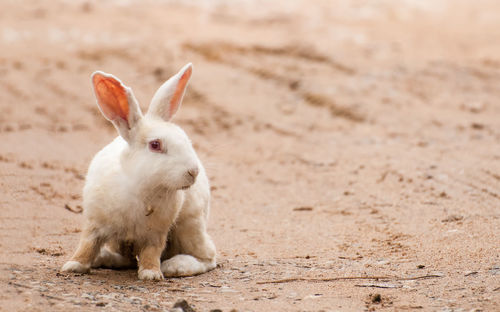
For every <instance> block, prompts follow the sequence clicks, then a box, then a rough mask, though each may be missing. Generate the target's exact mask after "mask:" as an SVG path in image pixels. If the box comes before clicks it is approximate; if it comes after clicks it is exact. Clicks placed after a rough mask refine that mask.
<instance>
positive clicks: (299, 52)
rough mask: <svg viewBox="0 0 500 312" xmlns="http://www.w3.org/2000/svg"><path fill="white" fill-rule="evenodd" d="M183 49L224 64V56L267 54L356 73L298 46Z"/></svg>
mask: <svg viewBox="0 0 500 312" xmlns="http://www.w3.org/2000/svg"><path fill="white" fill-rule="evenodd" d="M183 47H184V48H185V49H188V50H191V51H193V52H196V53H198V54H201V55H202V56H203V57H205V59H207V60H209V61H212V62H226V61H227V60H226V58H225V57H224V54H228V53H233V54H240V55H241V54H256V55H259V54H267V55H275V56H280V57H281V56H288V57H293V58H298V59H303V60H307V61H310V62H316V63H324V64H328V65H329V66H330V67H332V68H333V69H335V70H338V71H340V72H343V73H345V74H348V75H352V74H355V73H356V71H355V70H354V69H353V68H351V67H349V66H346V65H343V64H341V63H339V62H336V61H334V60H332V59H331V58H329V57H328V56H326V55H323V54H321V53H319V52H317V51H316V50H314V49H313V48H311V47H306V46H300V45H288V46H282V47H268V46H262V45H253V46H250V47H243V46H237V45H234V44H230V43H227V42H221V43H205V44H198V45H196V44H193V43H189V42H188V43H185V44H184V45H183Z"/></svg>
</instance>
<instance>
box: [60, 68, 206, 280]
mask: <svg viewBox="0 0 500 312" xmlns="http://www.w3.org/2000/svg"><path fill="white" fill-rule="evenodd" d="M186 73H187V74H186ZM95 75H100V76H99V77H104V78H105V79H113V81H118V82H119V83H120V85H121V86H122V87H123V88H124V89H125V90H126V93H127V98H128V104H129V106H130V109H129V115H128V116H127V119H126V120H124V119H120V118H115V116H114V115H110V114H108V115H106V109H103V108H101V107H100V109H101V111H102V112H103V114H104V115H105V117H106V118H108V119H110V121H111V122H113V124H114V125H115V127H116V128H117V130H118V132H119V134H120V136H118V137H117V138H116V139H115V140H113V141H112V142H111V143H110V144H108V145H107V146H105V147H104V148H103V149H102V150H101V151H99V152H98V153H97V154H96V155H95V157H94V158H93V160H92V162H91V164H90V166H89V170H88V173H87V178H86V183H85V186H84V189H83V206H84V217H85V225H84V230H83V231H82V239H81V241H80V247H79V249H78V250H77V251H76V253H75V255H74V256H73V258H74V259H80V258H82V257H83V258H85V257H87V256H86V255H88V254H90V256H89V260H86V261H90V262H89V263H80V262H77V261H74V259H72V261H69V262H67V263H66V264H65V265H64V266H63V268H62V270H63V271H67V272H83V271H88V270H89V268H90V265H91V264H93V267H99V266H107V267H113V268H118V267H123V266H126V265H129V264H130V263H131V262H130V259H134V260H135V257H138V259H139V268H140V269H139V278H140V279H146V280H158V279H160V278H163V276H161V273H160V271H159V269H160V268H159V267H158V270H155V269H149V268H148V269H143V268H142V264H141V260H142V259H141V255H144V259H145V258H146V257H150V256H147V254H146V252H145V250H147V249H148V248H149V247H151V248H153V247H155V246H156V247H158V246H160V247H162V249H160V254H161V250H164V249H165V246H166V240H167V234H168V235H169V246H167V250H164V254H167V255H168V256H167V257H173V258H172V259H170V260H166V259H165V258H167V257H163V258H162V259H160V254H158V253H154V254H155V255H156V254H158V257H157V259H156V258H155V257H153V258H155V259H156V260H157V262H158V265H159V263H160V261H161V260H165V261H164V262H163V264H162V265H161V268H162V271H163V272H164V273H165V274H166V275H168V276H187V275H193V274H200V273H203V272H206V271H208V270H210V269H213V268H214V267H215V246H214V245H213V243H212V240H211V239H210V237H209V236H208V234H207V233H206V222H207V218H208V213H209V201H210V187H209V182H208V178H207V176H206V173H205V170H204V168H203V165H202V164H201V161H200V160H199V159H198V157H197V155H196V153H195V151H194V149H193V147H192V145H191V142H190V140H189V138H188V137H187V135H186V133H185V132H184V131H183V130H182V129H181V128H179V127H178V126H176V125H174V124H173V123H171V122H169V120H170V119H171V118H172V116H173V114H174V113H175V112H176V111H177V109H178V107H179V106H180V101H181V100H182V95H183V94H184V89H185V85H186V84H187V81H186V80H185V81H184V85H183V87H182V90H177V91H176V90H175V88H176V87H177V86H178V84H180V83H179V79H181V77H183V79H186V75H187V79H189V77H190V75H191V65H190V64H188V65H186V66H185V67H184V68H183V69H182V70H181V71H180V72H179V73H178V74H177V75H175V76H174V77H172V78H171V79H169V81H167V82H166V83H165V84H164V85H162V86H161V88H160V90H159V91H158V92H157V93H156V94H155V97H154V98H153V101H152V103H151V105H150V110H149V111H148V113H147V114H146V115H144V116H143V115H142V113H141V112H140V109H139V106H138V104H137V101H136V100H135V97H134V96H133V94H132V91H131V90H130V89H129V88H127V87H125V86H124V85H123V84H121V82H120V81H119V80H118V79H117V78H115V77H113V76H112V75H109V74H104V73H101V72H96V73H95V74H94V75H93V77H94V76H95ZM99 77H98V78H99ZM94 90H95V92H98V91H97V90H96V88H94ZM175 92H182V94H181V93H179V94H180V95H181V96H180V99H179V103H174V104H171V103H172V102H171V100H170V99H171V98H172V96H173V94H174V93H175ZM98 104H99V105H100V106H101V105H102V103H99V101H98ZM165 105H170V107H168V108H164V107H163V106H165ZM165 112H168V113H165ZM110 116H111V117H110ZM156 139H158V140H160V141H161V142H162V145H163V147H164V148H165V149H166V153H165V152H164V153H157V152H153V151H151V150H150V149H149V145H148V144H149V142H150V141H151V140H156ZM191 168H197V169H198V171H199V173H198V175H197V177H195V179H193V177H192V176H190V175H188V174H187V171H188V170H190V169H191ZM186 187H189V188H187V189H186ZM106 242H117V243H118V244H119V243H121V242H125V243H127V244H130V245H132V246H133V248H132V254H130V255H125V254H123V255H121V254H120V253H119V251H118V250H108V249H106V247H104V244H105V243H106ZM82 246H83V247H82ZM87 250H88V251H89V253H85V251H87ZM143 252H144V253H143ZM155 252H156V251H155ZM82 255H85V256H82ZM148 255H149V254H148ZM176 255H178V256H176ZM181 255H182V257H181ZM79 257H80V258H79ZM85 259H87V258H85ZM156 260H155V261H156ZM153 262H154V261H153ZM163 268H165V269H163ZM158 274H159V275H158Z"/></svg>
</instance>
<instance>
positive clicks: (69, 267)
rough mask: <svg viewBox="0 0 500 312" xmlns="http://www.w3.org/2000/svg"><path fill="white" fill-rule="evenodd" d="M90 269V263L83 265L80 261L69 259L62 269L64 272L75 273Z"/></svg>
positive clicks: (85, 271)
mask: <svg viewBox="0 0 500 312" xmlns="http://www.w3.org/2000/svg"><path fill="white" fill-rule="evenodd" d="M89 270H90V265H83V264H81V263H80V262H78V261H68V262H66V263H65V264H64V265H63V267H62V269H61V271H63V272H75V273H87V272H89Z"/></svg>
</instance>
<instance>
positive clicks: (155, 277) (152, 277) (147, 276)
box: [139, 270, 163, 281]
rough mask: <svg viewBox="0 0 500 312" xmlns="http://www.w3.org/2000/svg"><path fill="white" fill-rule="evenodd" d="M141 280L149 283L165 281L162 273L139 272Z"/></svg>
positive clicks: (151, 271)
mask: <svg viewBox="0 0 500 312" xmlns="http://www.w3.org/2000/svg"><path fill="white" fill-rule="evenodd" d="M139 279H141V280H147V281H159V280H162V279H163V275H162V274H161V272H160V271H153V270H139Z"/></svg>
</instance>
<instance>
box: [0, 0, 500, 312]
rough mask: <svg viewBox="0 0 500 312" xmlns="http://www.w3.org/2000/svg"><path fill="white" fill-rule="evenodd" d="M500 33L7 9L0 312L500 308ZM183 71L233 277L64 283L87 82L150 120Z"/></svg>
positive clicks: (185, 5) (481, 22)
mask: <svg viewBox="0 0 500 312" xmlns="http://www.w3.org/2000/svg"><path fill="white" fill-rule="evenodd" d="M499 38H500V4H499V3H498V1H493V0H492V1H465V0H463V1H462V0H457V1H451V0H450V1H443V0H437V1H431V0H428V1H410V0H406V1H400V0H383V1H361V0H352V1H340V0H338V1H319V0H318V1H305V0H304V1H298V0H297V1H285V0H283V1H203V2H196V1H126V2H121V1H102V2H99V3H98V2H97V1H95V2H81V1H60V0H59V1H50V2H49V1H45V2H41V1H32V0H29V1H22V2H18V1H6V0H4V1H1V2H0V112H1V113H0V184H1V188H2V193H1V197H0V203H1V209H0V247H1V248H0V311H69V310H72V311H101V310H103V311H119V310H120V311H168V310H169V309H170V308H171V307H172V305H173V304H174V303H175V302H176V301H177V300H179V299H185V300H187V302H188V303H189V304H190V305H191V306H192V307H193V308H194V309H195V310H196V311H210V310H211V309H221V310H222V311H231V310H232V309H235V310H237V311H333V310H342V311H360V310H377V311H378V310H398V311H399V310H424V311H432V310H439V311H470V310H476V309H477V310H483V311H494V310H496V311H498V309H499V306H500V256H499V254H500V147H499V143H500V40H499ZM187 62H193V64H194V67H195V69H194V75H193V79H192V81H191V84H190V86H189V88H188V94H187V97H186V99H185V101H184V104H183V107H182V108H181V111H180V112H179V114H178V116H177V117H176V123H178V124H179V125H181V126H182V127H183V128H184V129H185V130H186V132H187V133H188V134H189V135H190V137H191V139H192V140H193V142H194V144H195V147H196V149H197V151H198V153H199V155H200V158H201V159H202V160H203V162H204V163H205V165H206V167H207V171H208V175H209V177H210V179H211V181H212V185H213V187H212V191H213V193H212V212H211V216H210V223H209V232H210V234H211V235H212V237H213V239H214V241H215V243H216V245H217V248H218V263H219V266H218V268H217V269H215V270H213V271H211V272H209V273H207V274H203V275H200V276H196V277H190V278H181V279H167V280H165V281H162V282H158V283H155V282H142V281H138V280H137V273H136V272H135V271H133V270H130V271H112V270H93V271H92V273H91V274H90V275H73V274H60V273H58V270H59V268H60V266H61V265H62V264H63V263H64V262H65V261H66V260H67V259H68V258H69V257H70V256H71V253H72V252H73V250H74V248H75V245H76V243H77V242H78V238H79V232H80V226H81V223H82V215H81V214H78V213H74V212H71V211H70V210H68V209H65V206H67V207H69V208H71V209H73V210H76V209H78V207H79V205H81V188H82V186H83V183H84V179H85V177H84V176H85V172H86V168H87V166H88V163H89V161H90V159H91V157H92V156H93V155H94V154H95V153H96V152H97V151H98V150H99V149H100V148H102V147H103V146H104V145H106V144H107V143H108V142H109V141H110V140H111V139H112V138H113V137H114V136H115V135H116V134H115V132H114V129H113V128H112V127H111V126H110V124H108V123H107V122H106V121H105V120H104V118H103V117H102V116H101V115H100V113H99V112H98V110H97V108H96V106H95V101H94V99H93V94H92V90H91V85H90V81H89V76H90V74H91V73H92V72H93V71H94V70H97V69H101V70H104V71H107V72H111V73H113V74H115V75H117V76H118V77H120V78H121V79H122V80H123V81H124V82H125V83H126V84H127V85H129V86H132V87H133V88H134V91H135V94H136V96H137V97H138V99H139V101H140V102H141V106H142V107H143V109H145V108H146V107H147V105H148V103H149V100H150V97H151V96H152V94H153V92H154V91H155V90H156V88H157V87H158V86H159V85H160V84H161V83H162V82H163V81H164V80H165V79H166V78H168V77H169V76H170V75H171V74H173V73H175V72H176V71H177V70H178V69H179V68H180V67H181V66H182V65H184V64H185V63H187ZM377 277H378V278H377Z"/></svg>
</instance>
